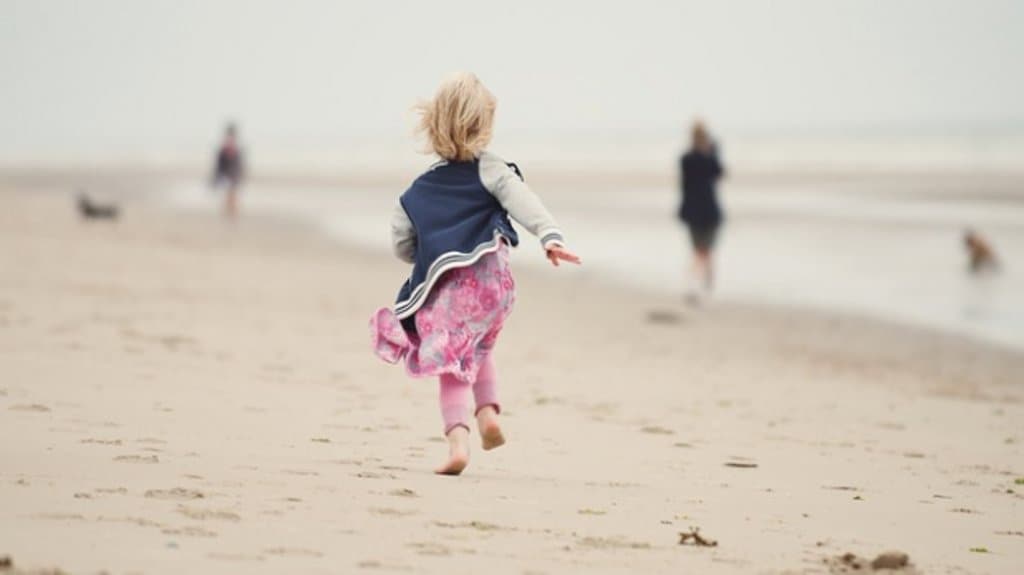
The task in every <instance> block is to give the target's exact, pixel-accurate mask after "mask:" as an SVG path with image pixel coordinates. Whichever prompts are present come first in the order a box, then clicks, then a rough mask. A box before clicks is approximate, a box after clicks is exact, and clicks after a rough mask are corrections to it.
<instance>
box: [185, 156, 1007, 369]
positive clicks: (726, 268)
mask: <svg viewBox="0 0 1024 575" xmlns="http://www.w3.org/2000/svg"><path fill="white" fill-rule="evenodd" d="M565 181H571V178H565ZM979 181H981V180H978V179H976V178H968V179H961V180H955V179H954V180H951V179H950V178H945V177H941V176H930V177H924V176H917V177H898V178H897V177H888V176H886V175H885V174H875V175H872V176H870V177H860V178H852V179H838V180H837V179H835V178H830V177H823V176H822V177H801V178H794V179H792V180H791V181H787V180H786V179H785V178H783V179H781V180H780V179H779V178H762V179H759V178H757V177H747V178H737V179H736V181H726V182H723V184H722V186H721V195H722V198H723V204H724V207H725V210H726V214H727V221H726V224H725V226H724V227H723V228H722V230H721V233H720V237H719V244H718V246H717V249H716V251H715V260H716V264H717V274H716V280H715V288H714V292H713V296H712V298H713V299H712V301H714V300H715V299H718V300H723V301H739V302H753V303H757V302H762V303H770V304H781V305H790V306H798V307H807V308H815V309H823V310H831V311H840V312H847V313H855V314H861V315H866V316H871V317H877V318H883V319H886V320H891V321H897V322H903V323H909V324H913V325H919V326H926V327H931V328H938V329H942V330H946V331H949V332H953V333H958V334H964V335H968V336H971V337H976V338H981V339H984V340H988V341H991V342H996V343H999V344H1003V345H1007V346H1011V347H1015V348H1020V349H1024V182H1016V181H1011V182H1009V183H1007V182H1005V181H1001V182H1000V184H999V186H998V187H999V188H1000V190H1001V192H1005V191H1006V190H1007V189H1009V193H1000V194H995V195H993V194H980V193H978V191H979V189H981V188H984V187H985V186H980V187H979V185H978V182H979ZM982 182H983V181H982ZM1018 185H1020V187H1019V188H1017V187H1016V186H1018ZM1014 189H1019V190H1020V191H1021V192H1022V195H1015V194H1014V192H1013V190H1014ZM401 191H402V190H401V189H374V188H370V187H344V188H342V187H339V188H332V187H325V186H301V185H283V184H280V185H262V186H251V187H250V189H248V190H247V191H246V192H245V195H244V197H243V200H242V204H243V212H244V211H252V212H264V213H275V214H285V215H290V216H294V217H297V218H302V219H303V220H305V221H307V222H309V224H310V225H313V226H317V227H319V228H320V229H322V230H323V231H324V232H325V233H326V234H328V235H330V236H331V237H332V238H335V239H337V240H338V241H342V242H345V243H347V244H349V245H355V246H359V247H363V248H367V249H374V250H379V251H381V253H382V254H387V252H388V250H389V238H388V233H389V227H388V222H389V214H390V211H391V209H392V207H393V206H394V202H395V200H396V197H397V195H398V194H399V193H401ZM537 191H538V192H539V193H541V195H542V196H543V197H544V199H545V202H546V203H547V204H548V207H549V208H550V209H551V211H552V212H554V213H555V214H556V216H557V218H558V219H559V221H560V224H561V225H562V227H563V228H564V231H565V233H566V236H567V238H568V241H569V242H570V244H571V247H572V248H573V249H574V250H575V251H577V253H579V254H580V255H581V256H582V258H583V259H584V262H585V266H586V269H587V273H590V274H599V275H603V276H606V277H609V278H614V279H615V280H617V281H623V282H627V283H631V284H634V285H637V286H640V287H642V288H644V289H648V290H655V291H660V292H664V293H671V294H679V296H680V302H682V300H683V298H682V294H683V292H684V289H685V287H686V285H687V281H688V280H687V274H688V267H689V261H690V257H691V256H690V247H689V245H688V237H687V236H686V234H685V232H684V230H683V228H682V227H681V225H680V223H679V222H678V221H677V220H676V218H675V210H676V207H677V203H678V192H677V191H676V190H674V189H672V186H652V185H650V184H646V185H642V186H628V185H623V186H615V185H601V186H593V185H579V186H574V185H571V184H570V185H566V184H560V185H557V186H549V187H548V188H546V189H538V190H537ZM171 197H172V198H173V199H174V200H173V201H174V202H175V204H176V205H178V206H182V207H186V208H190V209H201V210H207V211H210V212H211V213H212V212H214V211H215V210H216V209H217V208H218V204H217V199H216V198H215V197H213V196H212V195H211V194H210V193H209V192H208V191H206V190H203V189H201V187H200V186H199V185H198V184H191V183H189V184H183V185H182V186H180V187H179V188H178V189H177V190H176V192H175V193H174V194H172V196H171ZM967 227H971V228H974V229H976V230H978V231H979V232H981V233H982V234H983V235H984V236H985V237H987V238H988V239H989V241H990V242H991V243H992V245H993V246H994V248H995V250H996V253H997V255H998V257H999V259H1000V262H1001V267H1000V270H999V271H998V272H996V273H991V274H982V275H974V274H971V273H969V272H968V270H967V256H966V252H965V250H964V247H963V241H962V236H963V232H964V230H965V229H966V228H967ZM521 236H522V240H523V241H522V244H521V249H520V250H519V254H517V256H516V265H529V266H545V265H547V264H546V261H545V260H544V259H543V257H542V254H540V250H539V249H537V250H536V251H532V250H533V249H534V247H535V245H536V244H535V243H534V240H533V239H532V238H530V237H529V236H528V234H525V233H522V231H521Z"/></svg>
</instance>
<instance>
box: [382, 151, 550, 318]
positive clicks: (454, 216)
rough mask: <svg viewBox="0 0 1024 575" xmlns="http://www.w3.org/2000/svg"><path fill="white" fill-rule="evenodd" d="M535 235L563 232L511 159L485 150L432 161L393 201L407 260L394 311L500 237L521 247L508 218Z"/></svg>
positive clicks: (407, 309)
mask: <svg viewBox="0 0 1024 575" xmlns="http://www.w3.org/2000/svg"><path fill="white" fill-rule="evenodd" d="M510 213H511V215H512V217H513V218H514V219H515V220H516V221H517V222H519V223H520V224H521V225H523V226H524V227H525V228H527V229H528V230H529V231H530V232H532V233H533V234H535V235H537V236H538V237H540V238H541V244H542V246H544V247H545V248H547V247H551V246H552V245H562V244H563V243H564V242H563V240H562V234H561V232H560V231H559V230H558V227H557V225H556V224H555V222H554V218H552V216H551V214H550V213H549V212H548V211H547V209H545V208H544V206H543V204H541V202H540V199H539V198H537V196H536V195H535V194H534V193H533V192H532V191H531V190H530V189H529V188H528V187H527V186H526V184H525V183H524V181H523V178H522V175H521V174H520V173H519V170H518V168H516V167H515V165H514V164H508V163H506V162H504V161H503V160H501V159H500V158H498V157H497V156H495V155H493V154H490V153H487V152H484V153H483V154H481V156H480V157H479V158H477V159H474V160H472V161H468V162H451V161H445V162H440V163H438V164H435V165H434V166H433V167H432V168H431V169H430V170H428V171H427V172H426V173H424V174H423V175H421V176H420V177H418V178H416V180H415V181H414V182H413V183H412V185H411V186H410V187H409V189H408V190H406V192H405V193H404V194H402V196H401V197H400V198H399V205H398V206H397V207H396V210H395V213H394V214H393V216H392V223H391V232H392V245H393V247H394V249H395V253H396V254H397V255H398V256H399V257H400V258H401V259H403V260H405V261H408V262H410V263H412V264H413V269H412V274H411V275H410V276H409V279H408V280H406V282H405V283H404V284H403V285H402V287H401V289H400V290H399V292H398V298H397V301H396V303H395V307H394V312H395V315H396V316H397V317H398V318H399V319H406V318H409V317H411V316H412V315H413V314H415V313H416V310H417V309H419V308H420V306H422V305H423V303H424V302H425V301H426V299H427V296H428V295H429V293H430V290H431V289H432V288H433V286H434V285H435V284H436V283H437V281H438V280H439V279H440V278H441V277H442V276H443V275H444V273H445V272H446V271H448V270H451V269H455V268H460V267H466V266H470V265H473V264H474V263H476V262H477V261H478V260H479V259H480V258H481V257H483V256H484V255H485V254H488V253H491V252H494V251H495V250H497V249H498V247H499V242H501V241H505V242H507V243H509V244H510V245H512V246H516V245H518V244H519V235H518V234H517V233H516V230H515V229H514V228H513V227H512V223H511V221H509V215H510Z"/></svg>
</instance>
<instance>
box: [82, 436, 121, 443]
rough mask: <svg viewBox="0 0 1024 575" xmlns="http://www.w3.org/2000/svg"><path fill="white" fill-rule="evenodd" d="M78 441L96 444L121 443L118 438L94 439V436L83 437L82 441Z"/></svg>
mask: <svg viewBox="0 0 1024 575" xmlns="http://www.w3.org/2000/svg"><path fill="white" fill-rule="evenodd" d="M79 443H95V444H96V445H121V440H120V439H96V438H94V437H89V438H87V439H83V440H82V441H79Z"/></svg>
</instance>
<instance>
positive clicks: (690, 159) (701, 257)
mask: <svg viewBox="0 0 1024 575" xmlns="http://www.w3.org/2000/svg"><path fill="white" fill-rule="evenodd" d="M724 173H725V170H724V169H723V168H722V164H721V162H720V161H719V159H718V146H717V144H716V143H715V142H714V140H712V138H711V135H710V134H709V133H708V131H707V128H705V127H704V124H703V123H701V122H699V121H698V122H695V123H694V124H693V128H692V131H691V134H690V149H689V150H688V151H687V152H686V153H685V154H683V157H682V158H680V159H679V180H680V188H681V191H682V194H683V198H682V202H681V203H680V206H679V219H681V220H682V221H683V223H684V224H685V225H686V227H687V228H688V230H689V232H690V242H691V243H692V245H693V252H694V259H693V267H692V272H691V273H692V275H691V278H692V280H691V281H692V282H693V285H691V287H690V288H689V289H688V294H687V297H688V299H690V300H691V301H693V302H696V301H699V298H700V293H701V290H703V291H704V292H710V290H711V287H712V284H713V283H714V269H713V266H712V259H711V251H712V250H713V249H714V247H715V238H716V237H717V235H718V228H719V226H721V224H722V220H723V214H722V208H721V206H720V205H719V203H718V191H717V182H718V179H719V178H721V177H722V175H723V174H724Z"/></svg>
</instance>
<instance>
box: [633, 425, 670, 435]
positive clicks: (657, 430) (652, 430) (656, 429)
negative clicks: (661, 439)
mask: <svg viewBox="0 0 1024 575" xmlns="http://www.w3.org/2000/svg"><path fill="white" fill-rule="evenodd" d="M640 431H641V432H642V433H649V434H651V435H675V433H676V432H674V431H672V430H671V429H668V428H667V427H661V426H660V425H647V426H644V427H641V428H640Z"/></svg>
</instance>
